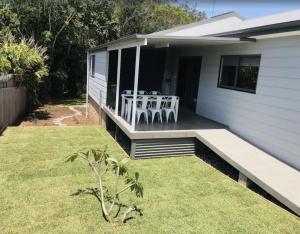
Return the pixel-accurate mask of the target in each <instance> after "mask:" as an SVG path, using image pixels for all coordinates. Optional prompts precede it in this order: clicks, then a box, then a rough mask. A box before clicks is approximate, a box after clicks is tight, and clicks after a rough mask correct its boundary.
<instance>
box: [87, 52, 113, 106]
mask: <svg viewBox="0 0 300 234" xmlns="http://www.w3.org/2000/svg"><path fill="white" fill-rule="evenodd" d="M107 54H108V53H107V51H97V52H95V53H90V55H96V58H95V76H94V77H92V76H91V75H89V96H90V97H92V98H93V99H94V101H95V102H96V103H97V104H99V105H100V104H101V105H105V104H106V94H107V78H108V76H107V75H108V70H107V67H108V66H107V65H108V55H107ZM100 94H101V97H100ZM100 99H101V103H100Z"/></svg>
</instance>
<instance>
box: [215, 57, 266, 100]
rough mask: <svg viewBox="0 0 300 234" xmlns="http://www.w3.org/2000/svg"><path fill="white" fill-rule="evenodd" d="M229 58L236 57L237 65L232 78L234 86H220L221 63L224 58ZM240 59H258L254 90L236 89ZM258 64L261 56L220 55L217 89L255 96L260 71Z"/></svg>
mask: <svg viewBox="0 0 300 234" xmlns="http://www.w3.org/2000/svg"><path fill="white" fill-rule="evenodd" d="M230 57H238V65H237V69H236V72H235V77H234V86H228V85H221V80H222V73H223V61H224V58H230ZM242 57H247V58H249V57H259V66H258V74H257V80H256V84H255V89H254V90H252V89H245V88H239V87H236V85H237V80H238V74H239V68H240V60H241V58H242ZM260 62H261V54H239V55H221V60H220V67H219V77H218V86H217V87H218V88H222V89H230V90H235V91H240V92H246V93H252V94H256V88H257V82H258V77H259V70H260Z"/></svg>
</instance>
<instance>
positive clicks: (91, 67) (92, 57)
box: [89, 54, 96, 77]
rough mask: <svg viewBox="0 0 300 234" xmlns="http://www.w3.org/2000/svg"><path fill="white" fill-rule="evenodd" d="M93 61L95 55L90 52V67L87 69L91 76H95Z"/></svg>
mask: <svg viewBox="0 0 300 234" xmlns="http://www.w3.org/2000/svg"><path fill="white" fill-rule="evenodd" d="M95 63H96V55H95V54H91V55H90V64H89V65H90V69H89V73H90V76H91V77H95V66H96V65H95Z"/></svg>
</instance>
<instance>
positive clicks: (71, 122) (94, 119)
mask: <svg viewBox="0 0 300 234" xmlns="http://www.w3.org/2000/svg"><path fill="white" fill-rule="evenodd" d="M75 109H76V110H78V111H80V112H81V113H82V115H81V116H73V117H72V118H68V119H65V120H64V121H63V123H64V124H66V125H67V126H76V125H98V124H99V117H98V116H97V114H96V113H94V112H91V111H90V112H89V115H88V117H87V118H86V116H85V107H75Z"/></svg>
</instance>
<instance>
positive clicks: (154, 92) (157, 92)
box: [149, 91, 160, 95]
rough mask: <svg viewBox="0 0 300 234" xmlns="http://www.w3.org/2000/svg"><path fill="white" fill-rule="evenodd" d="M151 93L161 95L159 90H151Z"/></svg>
mask: <svg viewBox="0 0 300 234" xmlns="http://www.w3.org/2000/svg"><path fill="white" fill-rule="evenodd" d="M149 94H150V95H160V92H159V91H151V92H150V93H149Z"/></svg>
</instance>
